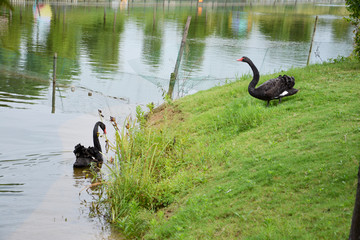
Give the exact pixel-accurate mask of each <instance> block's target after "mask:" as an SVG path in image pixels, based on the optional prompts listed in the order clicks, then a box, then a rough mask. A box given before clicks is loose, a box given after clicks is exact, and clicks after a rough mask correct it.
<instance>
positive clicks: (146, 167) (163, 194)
mask: <svg viewBox="0 0 360 240" xmlns="http://www.w3.org/2000/svg"><path fill="white" fill-rule="evenodd" d="M140 116H143V114H141V115H140ZM112 123H113V126H114V128H115V143H114V144H113V145H112V148H113V150H114V152H115V153H116V155H115V160H114V162H113V163H112V165H106V166H107V167H108V169H109V173H110V174H109V179H108V181H107V184H104V185H103V187H104V188H105V189H106V199H103V202H104V203H106V205H107V207H108V209H109V210H108V212H109V219H110V221H111V222H112V223H114V224H115V225H116V226H117V227H119V228H120V229H121V231H122V232H123V233H124V234H125V235H126V236H127V237H130V238H131V237H133V238H136V237H139V236H141V235H142V234H143V233H144V232H145V231H146V229H147V228H148V224H149V223H148V221H147V220H148V219H147V217H146V216H144V214H145V215H146V213H148V212H154V211H157V210H158V209H160V208H162V207H164V206H168V205H169V204H170V203H172V202H173V200H174V198H173V192H174V191H175V189H176V187H175V188H172V187H170V186H169V184H168V183H169V181H170V182H171V181H172V180H174V181H177V182H179V180H178V179H177V178H178V176H177V172H178V170H179V169H180V166H181V165H182V163H184V158H183V156H184V154H183V151H184V147H183V146H182V141H175V136H174V135H173V134H172V132H169V131H163V130H157V129H152V128H147V127H146V126H142V125H141V123H143V119H136V120H132V119H131V118H130V117H129V118H127V120H126V121H125V123H124V124H123V126H122V127H121V128H119V127H118V124H117V123H116V121H115V119H113V118H112ZM176 179H177V180H176ZM184 181H187V180H186V179H184ZM180 182H181V180H180ZM174 186H175V185H174ZM143 213H144V214H143Z"/></svg>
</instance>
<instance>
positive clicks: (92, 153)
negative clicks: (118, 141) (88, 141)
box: [73, 122, 106, 168]
mask: <svg viewBox="0 0 360 240" xmlns="http://www.w3.org/2000/svg"><path fill="white" fill-rule="evenodd" d="M99 127H100V128H101V129H102V130H103V131H104V133H105V134H106V126H105V124H104V123H102V122H97V123H96V124H95V126H94V130H93V141H94V147H88V148H86V147H84V146H83V145H81V144H80V143H79V144H78V145H76V146H75V150H74V154H75V156H76V160H75V163H74V165H73V166H74V168H85V167H90V166H91V164H92V163H95V164H96V165H97V166H101V164H102V163H103V157H102V153H101V145H100V142H99V137H98V136H99V135H98V134H99V133H98V129H99Z"/></svg>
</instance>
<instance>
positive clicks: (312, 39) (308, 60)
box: [306, 16, 318, 66]
mask: <svg viewBox="0 0 360 240" xmlns="http://www.w3.org/2000/svg"><path fill="white" fill-rule="evenodd" d="M317 21H318V16H316V18H315V25H314V31H313V34H312V38H311V43H310V50H309V56H308V59H307V62H306V66H307V65H309V62H310V55H311V50H312V45H313V42H314V36H315V31H316V24H317Z"/></svg>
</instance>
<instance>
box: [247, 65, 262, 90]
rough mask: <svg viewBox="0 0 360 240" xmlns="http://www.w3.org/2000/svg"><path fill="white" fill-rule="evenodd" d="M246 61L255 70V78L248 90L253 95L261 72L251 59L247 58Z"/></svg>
mask: <svg viewBox="0 0 360 240" xmlns="http://www.w3.org/2000/svg"><path fill="white" fill-rule="evenodd" d="M246 62H247V63H248V64H249V66H250V67H251V70H252V71H253V79H252V80H251V82H250V83H249V86H248V91H249V93H250V94H251V95H253V91H254V90H255V86H256V84H258V82H259V78H260V74H259V71H258V69H257V68H256V66H255V65H254V63H253V62H252V61H251V60H250V59H246Z"/></svg>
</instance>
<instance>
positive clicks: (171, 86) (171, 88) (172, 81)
mask: <svg viewBox="0 0 360 240" xmlns="http://www.w3.org/2000/svg"><path fill="white" fill-rule="evenodd" d="M190 22H191V16H188V18H187V20H186V25H185V29H184V34H183V37H182V40H181V45H180V49H179V53H178V56H177V60H176V64H175V69H174V72H173V73H171V75H170V83H169V91H168V93H167V95H168V96H169V97H170V98H171V99H172V93H173V91H174V86H175V82H176V78H177V75H178V72H179V66H180V62H181V58H182V54H183V52H184V47H185V43H186V38H187V35H188V31H189V26H190Z"/></svg>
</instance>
